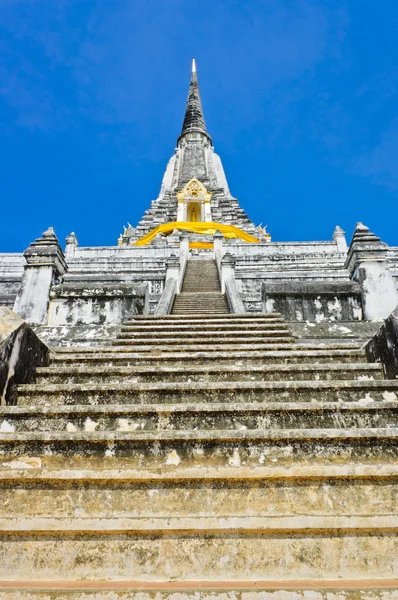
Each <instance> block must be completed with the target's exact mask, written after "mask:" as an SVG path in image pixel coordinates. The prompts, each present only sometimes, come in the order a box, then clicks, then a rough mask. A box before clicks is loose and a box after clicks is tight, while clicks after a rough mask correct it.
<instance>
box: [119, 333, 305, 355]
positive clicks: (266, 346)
mask: <svg viewBox="0 0 398 600" xmlns="http://www.w3.org/2000/svg"><path fill="white" fill-rule="evenodd" d="M294 342H295V339H294V338H290V337H287V336H286V337H274V338H269V339H268V338H264V341H259V342H258V343H256V342H255V341H249V340H248V341H246V340H239V339H238V340H236V339H235V338H224V339H223V338H221V339H220V338H215V339H214V338H210V339H206V340H203V341H202V342H198V341H197V340H184V341H183V343H181V340H179V338H170V339H169V340H168V343H167V342H166V341H165V340H158V343H157V342H156V340H152V341H151V342H150V344H138V343H134V341H132V340H115V341H113V342H112V346H111V347H112V351H114V352H116V351H119V352H126V351H128V350H129V349H130V351H132V350H133V351H134V352H157V351H160V352H176V351H178V352H187V351H189V350H192V349H195V351H197V352H199V351H202V352H218V351H220V352H229V351H234V350H247V351H251V350H288V349H289V348H290V347H292V346H293V344H294Z"/></svg>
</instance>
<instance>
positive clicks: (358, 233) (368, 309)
mask: <svg viewBox="0 0 398 600" xmlns="http://www.w3.org/2000/svg"><path fill="white" fill-rule="evenodd" d="M387 254H388V245H387V244H385V243H384V242H381V241H380V238H378V237H377V236H376V235H375V234H374V233H371V232H370V231H369V228H368V227H366V226H365V225H363V224H362V223H357V226H356V229H355V232H354V235H353V238H352V241H351V244H350V247H349V249H348V254H347V260H346V262H345V268H346V269H348V272H349V274H350V278H351V279H352V280H354V281H357V282H358V283H359V284H360V286H361V293H362V307H363V314H364V318H365V319H366V320H367V321H380V320H382V319H386V318H387V317H388V315H389V314H390V313H391V312H392V311H393V310H394V309H395V308H396V307H397V306H398V292H397V289H396V286H395V281H394V278H393V276H392V274H391V271H390V270H389V265H388V257H387Z"/></svg>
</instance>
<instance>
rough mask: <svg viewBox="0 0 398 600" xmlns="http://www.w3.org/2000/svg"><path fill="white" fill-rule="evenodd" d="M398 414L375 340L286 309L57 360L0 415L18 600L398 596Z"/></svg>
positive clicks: (10, 583) (7, 557)
mask: <svg viewBox="0 0 398 600" xmlns="http://www.w3.org/2000/svg"><path fill="white" fill-rule="evenodd" d="M201 266H203V265H201ZM189 273H190V271H189V270H188V272H187V277H188V279H186V282H185V285H191V284H190V279H189ZM204 293H205V292H204ZM206 293H207V292H206ZM397 409H398V381H395V380H394V381H387V380H385V379H383V373H382V370H381V367H380V366H379V365H377V364H368V363H367V362H366V360H365V356H364V353H363V352H362V350H360V349H359V348H358V347H357V346H355V345H349V344H340V345H336V344H335V345H333V346H324V347H322V348H319V347H318V348H313V349H311V348H308V347H303V346H301V345H300V344H299V343H297V342H295V340H294V339H293V338H292V336H291V335H290V332H289V330H288V328H287V326H286V323H285V322H284V321H283V320H282V319H281V317H280V315H278V314H270V315H254V316H253V315H243V316H236V315H229V314H225V315H224V314H214V315H209V314H208V315H187V316H180V315H178V314H175V315H169V316H167V317H157V318H156V317H148V316H147V317H135V318H133V319H131V320H129V321H127V322H126V323H125V324H124V325H123V327H122V328H121V331H120V334H119V336H118V338H117V339H116V340H115V341H114V343H113V345H112V346H108V347H103V348H91V349H90V348H70V349H62V350H59V351H57V352H53V354H52V358H51V362H50V365H49V366H48V367H43V368H39V369H37V377H36V381H35V383H32V384H28V385H21V386H19V389H18V402H17V405H16V406H8V407H1V408H0V451H1V459H0V477H1V486H0V528H1V533H0V555H1V557H2V558H1V561H0V596H1V598H7V599H9V600H16V598H26V599H27V598H29V600H33V598H43V600H44V598H46V599H47V598H50V597H51V598H52V599H53V598H61V597H62V598H64V597H66V596H64V595H63V592H62V591H60V590H62V589H64V588H68V592H67V593H68V595H67V597H68V598H73V599H76V598H79V599H82V598H85V599H87V598H95V599H98V598H100V599H101V598H107V599H108V598H109V599H110V598H112V599H113V598H118V599H120V598H123V599H127V598H133V597H134V598H137V599H138V597H139V598H140V599H141V600H142V599H144V598H145V600H146V599H147V598H148V600H149V598H154V596H155V594H156V593H158V592H159V591H161V593H162V598H170V600H171V597H172V596H173V598H175V594H176V593H177V591H178V595H179V598H181V599H185V598H188V597H190V596H191V595H192V594H194V595H195V599H196V600H202V599H203V600H204V598H206V597H208V593H207V592H206V590H210V592H211V596H212V598H213V599H214V598H219V599H220V600H222V598H225V597H227V596H228V598H229V597H232V596H231V594H232V595H233V597H235V595H236V596H239V594H242V597H243V591H245V590H246V592H245V593H246V594H249V595H250V598H252V597H253V598H256V599H258V600H260V599H261V600H268V599H271V598H272V599H273V600H276V599H279V598H281V599H285V598H288V599H289V600H290V599H293V600H296V599H297V600H298V598H300V599H302V598H305V597H311V598H314V599H316V600H318V599H320V598H322V599H326V598H328V599H329V598H332V597H333V598H343V597H344V598H346V599H347V598H348V599H350V598H352V599H354V598H365V597H366V598H368V597H369V598H370V597H371V598H372V599H373V598H390V597H391V598H392V597H393V596H389V595H386V594H389V592H388V590H387V591H386V588H391V587H392V586H393V584H394V581H395V583H396V578H397V564H396V556H397V548H398V546H397V536H396V532H397V530H398V518H397V499H398V495H397V493H396V489H397V488H396V484H397V480H398V469H397V454H398V452H397V436H398V429H397ZM220 586H222V589H220ZM351 588H352V589H353V590H354V591H352V590H351ZM367 588H369V589H371V590H372V591H371V593H372V595H371V596H367V595H363V596H362V595H360V594H361V593H362V592H360V591H358V590H366V589H367ZM36 589H37V590H39V589H40V590H41V591H40V592H39V591H35V590H36ZM287 589H289V590H290V591H288V592H287V591H286V590H287ZM336 589H337V591H336ZM43 590H44V591H43ZM46 590H47V591H46ZM48 590H51V594H52V595H51V596H50V595H48V594H49V593H50V592H48ZM54 590H55V591H54ZM57 590H58V591H57ZM106 590H108V592H107V591H106ZM121 590H125V591H124V592H123V591H121ZM217 590H218V591H217ZM239 590H243V591H241V592H240V591H239ZM278 590H279V591H278ZM303 590H304V592H305V590H310V591H309V593H310V594H312V595H310V596H307V595H303V594H304V592H303ZM330 590H332V592H330ZM333 590H334V591H333ZM338 590H340V591H341V590H343V591H344V595H343V596H340V595H337V593H338ZM350 590H351V591H350ZM377 590H379V591H377ZM380 590H381V591H380ZM210 592H209V593H210ZM227 592H228V593H227ZM249 592H250V593H249ZM41 593H43V596H41V595H39V594H41ZM108 593H109V594H114V595H108ZM135 593H136V595H135ZM305 593H306V592H305ZM331 593H333V594H336V595H330V594H331ZM363 593H370V592H363ZM12 594H14V595H12ZM226 594H227V595H226ZM328 594H329V595H328ZM192 597H193V596H192ZM239 597H240V596H239ZM247 598H248V596H247Z"/></svg>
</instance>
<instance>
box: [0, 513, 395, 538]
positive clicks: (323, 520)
mask: <svg viewBox="0 0 398 600" xmlns="http://www.w3.org/2000/svg"><path fill="white" fill-rule="evenodd" d="M50 532H54V533H57V535H60V536H62V535H68V536H69V535H70V534H73V533H80V534H93V533H95V534H96V537H97V538H98V537H102V536H109V535H110V534H121V533H122V534H127V533H135V534H137V535H142V534H151V533H152V534H159V533H168V534H173V533H175V534H177V533H184V534H195V535H199V536H203V535H211V534H213V535H214V534H220V533H224V534H225V533H233V534H234V536H237V535H239V534H250V535H253V536H254V535H256V534H257V535H258V534H261V533H274V534H276V533H278V534H286V533H288V534H289V535H292V536H294V535H303V534H309V533H312V534H314V532H318V534H319V533H321V532H328V533H329V534H330V533H332V532H339V533H343V532H345V533H347V534H348V533H350V534H353V533H359V532H362V533H366V534H370V533H371V532H378V533H379V534H380V533H388V532H390V533H397V532H398V516H397V515H382V516H371V517H367V516H337V517H336V516H329V515H328V516H325V515H320V516H318V515H311V516H305V515H300V516H297V515H291V516H282V517H279V516H274V517H273V516H271V517H270V516H266V515H261V516H260V517H257V516H249V517H247V516H240V515H237V516H235V517H203V516H184V517H173V516H171V517H170V516H167V517H157V518H153V517H152V518H149V519H148V518H144V517H140V518H134V517H133V518H131V517H130V518H129V517H120V518H113V519H112V518H99V519H96V518H90V517H86V518H81V517H80V518H79V517H74V518H69V519H68V518H57V517H14V518H12V517H10V518H0V535H1V534H4V533H7V534H11V533H13V534H15V535H23V534H25V535H26V534H27V533H30V534H31V535H32V534H33V535H34V534H36V535H37V534H44V533H50Z"/></svg>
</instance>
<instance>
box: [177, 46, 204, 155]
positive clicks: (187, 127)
mask: <svg viewBox="0 0 398 600" xmlns="http://www.w3.org/2000/svg"><path fill="white" fill-rule="evenodd" d="M192 131H198V132H200V133H204V134H205V135H207V137H208V138H209V140H210V143H211V138H210V136H209V134H208V133H207V129H206V124H205V119H204V116H203V109H202V102H201V99H200V92H199V84H198V77H197V74H196V61H195V59H194V58H193V59H192V75H191V81H190V83H189V90H188V99H187V106H186V109H185V116H184V123H183V125H182V131H181V134H180V137H179V138H178V140H180V138H181V137H182V136H183V135H185V134H187V133H190V132H192Z"/></svg>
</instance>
